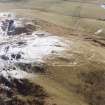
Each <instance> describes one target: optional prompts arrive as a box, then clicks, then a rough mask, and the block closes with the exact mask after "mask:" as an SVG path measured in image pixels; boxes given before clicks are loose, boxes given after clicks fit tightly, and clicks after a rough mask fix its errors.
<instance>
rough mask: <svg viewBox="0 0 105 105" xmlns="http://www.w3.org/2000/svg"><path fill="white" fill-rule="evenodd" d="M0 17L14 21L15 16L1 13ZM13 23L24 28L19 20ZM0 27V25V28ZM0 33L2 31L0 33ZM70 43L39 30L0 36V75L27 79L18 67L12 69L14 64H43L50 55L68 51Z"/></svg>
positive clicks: (25, 74) (25, 73)
mask: <svg viewBox="0 0 105 105" xmlns="http://www.w3.org/2000/svg"><path fill="white" fill-rule="evenodd" d="M1 17H2V18H3V19H5V18H7V19H11V18H13V19H15V15H14V14H10V13H3V14H2V13H1V14H0V18H1ZM15 20H16V19H15ZM14 23H15V26H17V27H18V26H19V27H22V26H23V27H24V23H23V21H22V20H21V19H17V20H16V21H15V22H14ZM1 25H2V24H1V23H0V27H1ZM1 33H2V31H0V34H1ZM19 43H20V44H19ZM71 43H72V42H69V41H67V40H66V39H65V38H62V37H59V36H55V35H53V34H50V33H48V32H44V31H41V30H39V31H33V32H32V34H30V35H27V34H21V35H16V36H8V35H0V68H1V69H0V75H3V76H4V77H6V78H8V77H9V76H12V77H13V78H24V77H27V75H28V73H27V72H25V71H22V70H20V69H19V68H18V67H15V68H16V69H15V70H14V69H13V67H14V66H15V63H27V62H28V63H34V62H44V61H45V59H47V58H48V57H50V55H51V56H52V55H54V54H57V55H58V54H61V52H63V51H65V50H66V49H69V48H70V44H71Z"/></svg>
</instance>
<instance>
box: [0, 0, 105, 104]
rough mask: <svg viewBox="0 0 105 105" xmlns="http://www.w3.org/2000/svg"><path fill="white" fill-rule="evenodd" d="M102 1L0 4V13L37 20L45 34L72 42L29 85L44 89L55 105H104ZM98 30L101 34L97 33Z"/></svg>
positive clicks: (7, 1)
mask: <svg viewBox="0 0 105 105" xmlns="http://www.w3.org/2000/svg"><path fill="white" fill-rule="evenodd" d="M103 4H105V0H1V1H0V12H3V11H4V12H5V11H6V12H7V11H8V12H14V13H16V14H17V15H18V16H22V17H27V18H29V19H32V20H35V19H37V20H38V24H39V25H41V26H42V27H41V28H42V29H44V30H45V31H47V32H51V33H54V34H56V35H58V36H61V37H66V38H67V39H68V40H70V41H71V42H72V45H71V49H68V50H67V52H66V53H64V55H63V56H58V57H56V58H52V59H51V60H48V61H47V66H48V68H47V73H46V74H39V75H38V77H37V78H32V79H31V80H30V81H32V82H34V83H37V84H39V85H41V86H43V87H44V89H45V90H46V91H47V92H48V93H49V95H50V97H51V100H49V103H51V101H53V102H55V103H56V104H54V105H104V104H105V89H104V87H105V83H104V82H105V76H104V75H105V9H104V8H102V7H101V6H102V5H103ZM99 30H101V31H99Z"/></svg>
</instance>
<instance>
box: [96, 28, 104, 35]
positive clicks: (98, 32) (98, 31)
mask: <svg viewBox="0 0 105 105" xmlns="http://www.w3.org/2000/svg"><path fill="white" fill-rule="evenodd" d="M102 31H103V29H99V30H97V31H96V32H95V33H94V34H96V35H97V34H100V33H101V32H102Z"/></svg>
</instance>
